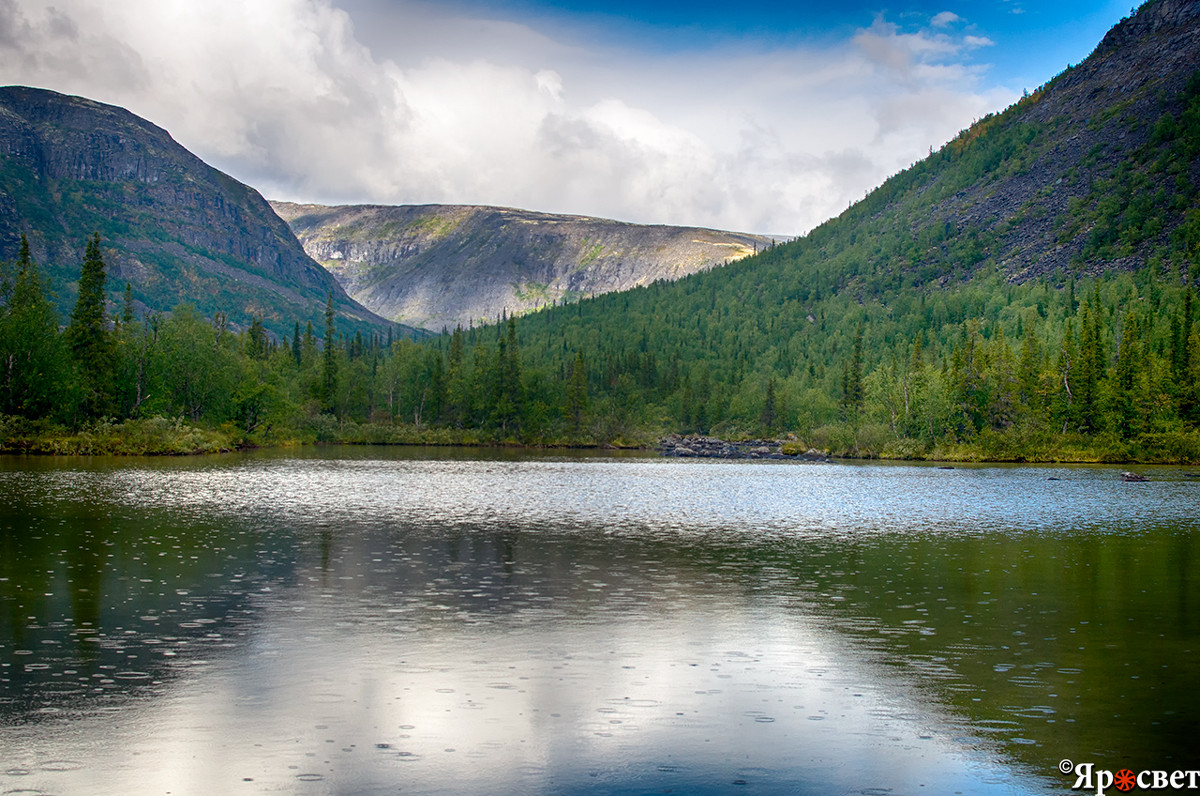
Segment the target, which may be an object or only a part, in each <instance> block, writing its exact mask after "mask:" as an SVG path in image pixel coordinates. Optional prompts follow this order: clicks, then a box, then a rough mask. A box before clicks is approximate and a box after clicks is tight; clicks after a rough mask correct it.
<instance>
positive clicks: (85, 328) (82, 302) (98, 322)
mask: <svg viewBox="0 0 1200 796" xmlns="http://www.w3.org/2000/svg"><path fill="white" fill-rule="evenodd" d="M104 268H105V266H104V259H103V258H102V257H101V255H100V233H98V232H97V233H96V234H95V235H93V236H92V238H91V240H89V241H88V243H87V249H86V251H85V253H84V257H83V267H82V268H81V270H80V274H79V295H78V298H76V300H75V309H74V310H72V312H71V323H70V325H68V326H67V347H68V348H69V349H70V351H71V355H72V357H73V358H74V360H75V364H76V366H77V367H78V368H79V379H80V392H81V394H80V403H79V408H80V411H81V412H82V414H83V415H84V416H85V417H101V416H103V415H104V414H106V413H107V412H108V411H110V409H111V403H112V386H113V385H112V371H113V341H112V336H111V334H110V333H109V330H108V327H107V324H106V322H105V320H106V319H105V294H104V281H105V275H104Z"/></svg>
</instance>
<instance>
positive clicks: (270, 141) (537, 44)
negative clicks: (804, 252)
mask: <svg viewBox="0 0 1200 796" xmlns="http://www.w3.org/2000/svg"><path fill="white" fill-rule="evenodd" d="M342 3H343V5H342V6H339V5H335V4H334V3H333V2H331V1H330V0H254V2H249V3H248V2H245V1H244V0H207V1H206V2H198V1H197V2H189V0H172V1H169V2H168V1H166V0H123V1H122V2H121V3H111V2H104V1H103V0H57V2H56V5H55V6H54V7H49V6H47V5H45V4H44V3H41V2H34V0H27V1H23V0H0V71H2V73H3V74H4V75H6V76H7V79H8V80H10V81H12V82H21V83H26V84H30V85H36V86H42V87H45V88H51V89H55V90H58V91H64V92H68V93H76V94H82V95H84V96H88V97H91V98H93V99H97V100H100V101H104V102H111V103H115V104H119V105H123V106H125V107H127V108H129V109H130V110H132V111H133V112H135V113H137V114H139V115H141V116H144V117H146V118H148V119H150V120H151V121H153V122H155V123H156V124H159V125H160V126H163V127H165V128H166V129H168V130H169V131H170V132H171V133H172V134H173V135H174V136H175V138H176V139H177V140H179V141H180V142H181V143H182V144H184V145H185V146H187V147H188V148H189V149H191V150H192V151H194V152H196V153H197V154H198V155H200V156H201V157H202V158H204V159H205V160H207V161H208V162H210V163H212V164H213V165H215V166H217V167H218V168H221V169H223V170H225V171H227V172H229V173H231V174H232V175H234V176H235V177H237V178H239V179H241V180H243V181H245V182H248V183H249V184H251V185H254V186H255V187H256V188H258V189H259V190H261V191H262V192H263V193H265V194H267V195H269V196H272V197H275V198H286V199H294V200H304V201H322V202H382V203H397V204H400V203H419V202H448V203H449V202H452V203H474V204H501V205H510V206H519V207H527V208H532V209H538V210H547V211H555V212H570V213H582V214H591V215H601V216H607V217H614V218H621V219H626V220H632V221H640V222H646V223H673V224H696V225H704V226H715V227H723V228H729V229H744V230H752V231H764V232H776V233H784V234H798V233H800V232H803V231H805V230H807V229H809V228H811V227H812V226H814V225H816V224H818V223H820V222H821V221H823V220H824V219H826V218H828V217H830V216H831V215H834V214H836V213H838V212H840V211H841V210H843V209H844V208H845V207H846V205H847V203H848V202H849V201H851V200H853V199H857V198H861V196H862V195H863V193H864V192H865V191H866V190H867V189H869V188H871V187H873V186H874V185H876V184H878V183H879V182H881V181H882V180H883V179H884V178H886V177H887V176H888V175H889V174H891V173H892V172H894V171H896V170H897V169H899V168H903V167H905V166H907V165H909V164H910V163H911V162H913V161H914V160H916V159H918V158H920V157H921V156H923V155H924V154H926V152H927V151H928V148H929V147H930V146H935V147H936V146H938V145H940V144H941V143H942V142H944V141H945V140H947V139H948V138H949V137H951V136H952V135H954V134H955V133H956V132H957V131H958V130H959V129H961V128H963V127H965V126H966V125H967V124H969V122H970V120H971V119H973V118H976V117H978V116H981V115H983V114H984V113H986V112H988V111H990V110H994V109H996V108H998V107H1001V106H1002V105H1003V104H1005V103H1006V102H1008V101H1010V100H1011V99H1013V97H1011V96H1010V95H1008V94H1007V93H1006V92H1004V91H990V92H989V91H985V90H982V89H981V88H980V85H981V76H980V73H979V71H978V70H977V69H976V68H974V67H971V66H969V65H968V62H967V55H966V54H967V53H968V52H969V51H970V50H972V49H974V48H978V47H981V46H986V45H987V44H990V42H989V41H988V40H986V39H984V38H983V37H979V36H955V35H953V34H951V33H950V31H949V28H950V26H951V24H952V23H954V22H957V21H960V20H958V18H957V17H956V16H955V15H953V14H950V13H949V12H943V13H942V14H938V15H937V16H935V17H934V18H933V19H932V21H931V22H930V23H929V26H928V27H927V28H924V29H911V28H901V27H900V26H898V25H896V24H894V23H891V22H888V21H887V20H886V19H884V18H878V19H875V20H874V21H871V22H870V24H868V25H866V26H865V27H864V28H863V29H861V30H859V31H858V33H857V34H856V35H855V36H854V37H853V38H852V39H849V40H846V41H842V42H835V43H832V44H830V43H825V44H822V45H820V46H816V45H813V46H800V47H792V48H787V49H785V48H782V47H779V46H771V47H766V46H763V47H753V46H749V44H746V43H743V44H742V45H740V46H737V47H733V46H730V47H727V48H725V49H723V50H721V51H717V52H711V51H710V52H689V51H672V52H666V53H663V52H649V51H646V50H645V49H637V48H634V47H626V48H620V47H619V46H618V45H613V44H586V45H585V44H580V43H579V42H581V41H586V37H584V36H576V37H571V36H567V35H558V34H555V35H551V34H549V33H546V32H544V31H542V30H539V29H537V28H536V26H535V25H534V24H533V23H530V24H522V23H521V22H520V21H516V20H511V19H510V20H493V19H485V18H479V15H475V16H471V15H465V14H463V13H461V12H456V11H453V10H450V9H449V8H448V7H443V6H438V5H435V4H428V3H422V2H418V1H417V0H400V1H399V2H388V3H381V2H375V1H374V0H342ZM951 17H954V19H951ZM559 33H561V31H559Z"/></svg>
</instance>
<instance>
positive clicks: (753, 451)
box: [656, 434, 829, 462]
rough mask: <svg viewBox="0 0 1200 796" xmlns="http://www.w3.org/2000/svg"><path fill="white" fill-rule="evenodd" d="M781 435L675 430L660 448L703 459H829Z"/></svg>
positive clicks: (818, 460)
mask: <svg viewBox="0 0 1200 796" xmlns="http://www.w3.org/2000/svg"><path fill="white" fill-rule="evenodd" d="M792 447H793V446H791V445H790V444H786V443H784V442H781V441H780V440H777V439H751V440H742V441H740V442H730V441H728V440H723V439H718V438H716V437H704V436H701V435H699V434H691V435H688V436H682V435H679V434H671V435H670V436H667V437H664V438H663V439H662V440H660V441H659V443H658V447H657V448H656V450H657V451H658V452H659V453H660V454H661V455H663V456H676V457H681V458H682V457H689V458H701V459H779V460H784V461H806V462H828V461H829V456H828V455H826V454H825V453H822V452H821V451H818V450H814V449H813V448H809V449H808V450H806V451H803V452H800V451H795V450H793V449H792Z"/></svg>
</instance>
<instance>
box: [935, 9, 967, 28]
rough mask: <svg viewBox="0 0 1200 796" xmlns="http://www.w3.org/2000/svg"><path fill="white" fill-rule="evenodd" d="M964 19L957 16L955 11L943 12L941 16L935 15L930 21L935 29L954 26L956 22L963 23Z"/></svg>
mask: <svg viewBox="0 0 1200 796" xmlns="http://www.w3.org/2000/svg"><path fill="white" fill-rule="evenodd" d="M961 21H962V17H960V16H959V15H958V14H955V13H954V12H953V11H943V12H941V13H940V14H934V16H933V19H931V20H929V22H930V24H932V25H933V26H934V27H935V28H945V27H949V26H950V25H953V24H954V23H955V22H961Z"/></svg>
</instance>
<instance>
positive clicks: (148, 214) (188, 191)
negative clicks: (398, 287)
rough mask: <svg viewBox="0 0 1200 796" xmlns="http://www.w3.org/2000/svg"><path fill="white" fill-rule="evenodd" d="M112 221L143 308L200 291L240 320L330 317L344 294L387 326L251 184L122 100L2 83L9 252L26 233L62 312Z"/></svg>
mask: <svg viewBox="0 0 1200 796" xmlns="http://www.w3.org/2000/svg"><path fill="white" fill-rule="evenodd" d="M94 232H99V233H100V236H101V245H102V249H103V253H104V257H105V259H106V262H107V265H108V277H109V278H108V282H107V288H108V294H109V296H110V298H112V299H114V300H117V301H118V302H119V301H120V297H121V294H122V292H123V289H124V286H125V284H126V282H128V283H130V284H131V285H132V292H133V297H134V300H135V305H136V306H138V307H139V308H140V309H142V310H151V311H169V310H170V309H171V308H172V307H174V306H176V305H177V304H179V303H191V304H193V305H195V306H196V308H197V309H199V310H200V311H201V312H202V313H203V314H204V315H206V316H209V317H212V316H214V315H215V314H216V313H219V312H220V313H225V316H226V317H227V318H228V320H229V321H230V323H231V324H233V325H235V326H240V327H243V328H244V327H246V326H248V325H249V323H250V321H251V319H252V318H253V317H255V316H262V317H263V321H264V324H265V325H266V326H267V328H269V329H272V330H273V331H275V332H276V333H290V332H291V330H292V328H293V324H294V323H295V322H296V321H300V322H301V324H303V323H305V322H306V321H312V322H313V323H314V326H315V327H316V328H318V329H320V328H322V327H323V324H324V321H323V313H324V308H325V302H326V297H327V296H328V294H330V293H332V294H333V297H334V303H335V305H336V309H337V313H338V315H339V320H340V321H341V323H342V324H343V325H345V326H347V327H348V328H360V329H366V328H367V327H374V328H380V327H383V326H386V325H388V324H387V322H386V321H384V320H383V319H381V318H379V317H377V316H375V315H373V314H372V313H371V312H369V311H367V310H366V309H364V308H363V307H361V306H359V305H358V304H357V303H355V302H354V301H353V300H352V299H350V298H349V297H348V296H347V295H346V293H345V291H344V290H342V288H341V287H340V286H339V285H338V283H337V282H336V280H334V279H333V278H331V277H330V276H329V274H328V273H327V272H326V271H325V270H324V269H323V268H321V267H320V266H319V265H317V264H316V263H314V262H313V261H312V260H311V259H310V258H309V257H308V256H307V255H306V254H305V253H304V250H303V248H302V247H301V246H300V244H299V242H298V241H297V240H296V238H295V236H294V235H292V233H291V231H290V230H289V229H288V227H287V225H286V224H285V223H283V221H281V220H280V219H279V218H278V217H277V216H276V215H275V214H274V212H272V211H271V208H270V206H268V204H267V203H266V201H265V200H264V199H263V198H262V197H261V196H260V195H259V194H258V193H257V192H256V191H255V190H253V189H252V188H249V187H247V186H246V185H243V184H242V183H240V182H238V181H237V180H235V179H233V178H232V177H229V176H228V175H226V174H223V173H221V172H220V171H217V170H216V169H214V168H212V167H210V166H208V165H207V164H205V163H204V162H203V161H201V160H200V159H199V158H197V157H196V156H195V155H193V154H192V153H191V152H189V151H188V150H186V149H185V148H183V147H182V146H180V145H179V144H178V143H176V142H175V141H174V140H173V139H172V138H171V136H170V135H169V134H168V133H167V132H166V131H165V130H163V129H161V128H159V127H156V126H155V125H153V124H151V123H150V122H148V121H146V120H145V119H141V118H139V117H138V116H135V115H134V114H132V113H130V112H129V111H127V110H124V109H122V108H118V107H114V106H112V105H104V104H101V103H98V102H93V101H91V100H88V99H84V98H81V97H72V96H66V95H63V94H59V93H56V92H53V91H47V90H43V89H36V88H27V87H22V86H8V87H3V88H0V258H2V259H8V260H11V259H12V258H13V257H15V255H16V253H17V249H18V246H19V240H20V236H21V234H22V233H24V234H25V235H27V236H28V238H29V242H30V245H31V248H32V250H33V254H34V258H35V260H36V261H37V262H38V263H39V265H40V267H41V269H42V272H43V273H44V274H45V275H47V276H48V277H49V278H50V284H51V288H52V290H53V292H54V294H55V298H56V301H57V304H58V307H59V311H60V313H61V314H62V315H63V317H65V315H66V313H68V312H69V311H70V308H71V307H72V306H73V304H74V301H75V291H76V285H75V281H76V280H77V279H78V275H79V266H80V262H81V260H82V254H83V249H84V245H85V243H86V241H87V239H88V238H89V237H90V236H91V235H92V233H94Z"/></svg>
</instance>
